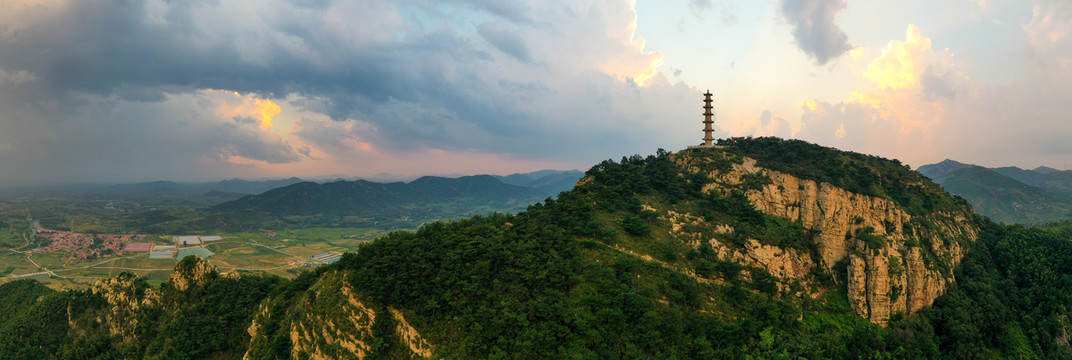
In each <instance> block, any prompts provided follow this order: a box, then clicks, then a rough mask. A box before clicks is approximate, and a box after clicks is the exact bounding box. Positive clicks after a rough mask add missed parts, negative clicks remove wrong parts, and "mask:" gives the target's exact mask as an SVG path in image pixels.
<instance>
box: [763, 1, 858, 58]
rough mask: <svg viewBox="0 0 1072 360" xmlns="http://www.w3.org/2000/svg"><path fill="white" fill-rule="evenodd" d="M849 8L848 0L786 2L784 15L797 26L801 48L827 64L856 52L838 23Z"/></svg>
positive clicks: (794, 35) (790, 23) (783, 9)
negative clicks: (853, 51)
mask: <svg viewBox="0 0 1072 360" xmlns="http://www.w3.org/2000/svg"><path fill="white" fill-rule="evenodd" d="M845 6H846V5H845V1H844V0H782V3H781V14H782V16H783V17H784V18H785V20H786V21H787V22H788V23H789V25H790V26H792V27H793V38H794V39H796V43H797V47H799V48H800V50H802V51H804V53H805V54H807V55H808V56H809V57H811V58H812V59H814V60H815V62H817V63H819V65H825V64H826V63H827V62H829V61H830V60H831V59H834V58H837V57H838V56H841V55H842V54H844V53H845V52H847V51H849V50H851V49H852V45H850V44H849V37H848V35H845V32H844V31H842V30H841V29H840V28H838V26H837V24H836V22H837V15H838V13H839V12H841V11H842V10H845Z"/></svg>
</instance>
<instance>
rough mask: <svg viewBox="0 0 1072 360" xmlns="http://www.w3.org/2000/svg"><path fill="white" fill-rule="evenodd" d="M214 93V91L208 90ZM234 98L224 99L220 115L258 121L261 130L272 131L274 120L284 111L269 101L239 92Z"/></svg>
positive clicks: (235, 93)
mask: <svg viewBox="0 0 1072 360" xmlns="http://www.w3.org/2000/svg"><path fill="white" fill-rule="evenodd" d="M208 91H213V90H208ZM231 94H233V97H232V98H229V99H224V101H223V102H222V103H221V104H220V108H219V115H220V116H223V117H235V116H245V117H250V118H254V119H257V121H259V122H260V127H261V129H264V130H271V129H272V118H273V117H275V116H276V115H279V113H280V112H282V109H281V108H280V107H279V105H278V104H276V103H274V102H272V100H269V99H259V98H255V97H252V96H248V95H242V94H239V93H237V92H233V93H231Z"/></svg>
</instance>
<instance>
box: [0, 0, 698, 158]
mask: <svg viewBox="0 0 1072 360" xmlns="http://www.w3.org/2000/svg"><path fill="white" fill-rule="evenodd" d="M631 6H632V3H631V2H630V1H628V0H591V1H589V0H584V1H581V0H578V1H564V2H561V3H547V2H538V3H528V2H518V1H490V0H488V1H481V0H455V1H447V2H434V1H420V0H411V1H402V2H398V1H386V0H364V1H313V0H258V1H244V0H230V1H214V0H188V1H179V2H166V1H165V2H159V1H130V0H96V1H71V2H70V3H69V4H67V5H66V6H65V7H57V8H54V9H49V11H50V12H49V14H48V16H44V17H41V18H39V19H34V21H30V22H26V23H25V24H21V25H20V27H18V28H9V27H4V26H2V25H4V24H2V23H0V71H3V74H25V76H22V75H20V76H21V77H23V78H29V79H30V80H27V81H23V84H22V85H18V87H17V88H16V87H13V86H15V85H11V84H10V83H9V84H6V85H4V84H0V92H3V90H5V89H4V87H5V86H6V87H7V89H6V90H9V91H7V92H6V93H4V94H0V103H2V102H8V103H9V107H7V108H11V106H23V107H29V108H31V109H29V110H27V111H26V114H27V115H26V116H21V115H20V117H19V118H18V119H14V115H13V114H15V113H14V112H7V113H6V114H0V126H3V128H2V129H3V130H4V131H7V130H8V129H15V128H19V127H21V126H23V125H25V126H26V127H28V128H31V129H32V130H34V131H35V132H34V133H35V134H37V135H36V136H37V138H38V139H40V138H54V139H58V140H57V141H56V143H53V144H51V146H52V147H51V148H49V147H39V146H31V145H27V144H26V143H27V142H25V141H24V142H21V143H18V144H16V142H17V141H18V139H15V138H14V136H10V135H5V134H0V150H2V149H4V148H8V149H18V151H14V152H8V153H5V156H7V155H11V156H12V157H20V156H22V155H20V154H30V155H25V156H24V158H37V159H40V160H39V161H42V162H50V161H51V162H68V163H70V164H79V163H93V162H102V161H112V160H110V159H117V160H116V161H127V162H129V165H122V164H116V165H115V166H114V169H116V171H125V172H129V171H131V169H141V170H136V171H141V172H143V173H156V174H173V173H174V171H173V170H167V169H173V168H183V167H190V166H192V165H191V164H195V163H197V160H198V159H204V158H210V159H220V160H234V159H233V158H242V159H238V160H241V161H246V160H252V161H254V162H267V163H286V162H300V161H303V160H304V159H308V158H310V154H311V153H315V152H311V151H310V150H309V149H308V148H305V147H303V146H304V145H303V144H302V142H304V143H305V144H308V145H310V146H314V147H316V146H320V145H324V146H333V145H332V144H351V143H353V142H354V141H360V142H362V143H367V144H369V145H371V146H372V147H374V148H375V149H376V150H377V151H384V152H386V153H404V152H406V151H411V149H415V150H414V151H417V150H420V149H428V148H432V149H440V150H445V151H448V152H449V151H460V152H474V153H495V154H510V155H511V156H518V157H528V158H537V159H551V158H569V159H571V160H574V161H576V159H577V156H580V155H578V154H585V155H584V156H587V157H588V158H586V160H598V159H601V158H603V156H605V155H603V154H606V155H620V154H622V153H634V152H638V151H644V150H650V149H647V147H651V148H655V147H657V145H655V144H658V143H660V142H665V141H662V140H665V139H667V138H673V137H675V136H678V133H679V131H680V130H679V129H677V128H676V125H674V126H671V127H669V128H668V127H666V126H664V125H661V124H658V123H655V122H654V121H652V119H656V118H661V117H674V116H675V114H679V113H685V114H691V113H692V112H694V109H692V108H693V107H695V106H694V105H695V104H692V102H691V101H690V102H688V105H686V104H682V101H681V99H692V98H694V94H693V91H692V89H689V88H688V86H687V85H684V84H676V85H671V84H669V83H668V82H667V81H666V80H665V78H664V77H662V75H661V74H659V76H657V77H656V78H654V79H653V80H652V83H656V85H654V86H652V87H650V88H644V87H638V86H636V84H634V83H631V82H628V81H623V80H621V79H625V78H632V77H635V76H637V74H641V73H643V72H645V71H650V70H649V69H648V68H647V66H648V65H649V64H651V63H652V61H654V57H653V56H652V55H651V54H649V53H646V52H642V51H640V50H638V48H637V46H636V44H635V43H633V42H632V41H634V34H632V33H619V32H622V31H624V30H626V29H630V27H631V26H632V25H635V23H634V22H635V16H628V15H630V12H631V11H632V8H631ZM623 15H624V16H623ZM0 21H2V20H0ZM518 60H521V61H518ZM617 60H621V61H620V62H618V61H617ZM612 61H615V63H614V64H611V62H612ZM610 65H614V66H610ZM608 68H612V69H613V70H606V69H608ZM8 77H11V76H8ZM208 89H216V90H224V91H223V92H220V93H219V94H217V93H215V92H210V91H208ZM232 92H238V93H239V94H240V95H241V96H252V97H256V98H258V99H266V98H268V99H272V101H275V102H277V103H280V104H285V105H288V106H291V107H292V109H293V110H294V111H298V112H307V113H310V114H314V115H315V114H323V115H326V116H327V117H329V118H331V119H333V120H335V121H336V122H337V123H345V124H357V126H356V127H348V128H347V127H340V125H339V124H337V123H331V122H325V121H320V120H317V121H305V122H300V124H297V123H296V124H295V126H296V129H295V130H294V132H293V133H290V132H288V131H289V130H287V129H269V128H259V127H258V124H257V122H258V121H259V119H260V118H259V117H257V116H254V115H253V114H252V113H240V114H238V115H237V117H236V115H235V114H229V115H220V114H218V113H215V112H218V109H216V108H217V107H219V106H220V103H219V101H222V100H219V99H216V100H213V99H215V98H216V97H219V96H222V95H220V94H229V95H228V96H232V95H233V96H239V95H234V94H233V93H232ZM7 108H5V109H7ZM221 116H222V118H221ZM300 116H304V115H300ZM312 117H313V118H319V116H312ZM13 119H14V120H13ZM12 122H19V123H20V125H19V126H13V125H6V124H5V123H12ZM83 122H85V123H86V124H85V125H84V126H81V127H67V126H63V124H64V123H79V124H82V123H83ZM89 123H92V124H91V125H92V126H90V125H89ZM34 124H38V125H34ZM90 130H92V131H90ZM332 131H335V132H340V131H344V132H343V133H341V135H340V136H328V135H330V134H331V132H332ZM276 132H282V133H283V135H281V136H276V135H275V133H276ZM159 134H166V135H159ZM288 134H289V135H288ZM66 138H77V139H74V140H71V141H64V139H66ZM299 140H300V141H299ZM8 143H11V144H15V145H10V144H8ZM638 144H643V145H640V146H642V147H640V148H638ZM42 146H43V145H42ZM79 147H83V148H85V147H96V148H95V149H92V150H87V151H78V150H76V149H78V148H79ZM169 147H170V149H168V150H161V151H156V150H157V149H158V148H169ZM46 149H55V150H56V151H51V152H49V151H46ZM140 149H153V151H144V152H143V155H138V151H139V150H140ZM46 152H47V153H48V156H45V155H41V154H44V153H46ZM63 154H68V155H63ZM105 154H111V155H105ZM38 155H40V156H38ZM150 155H154V156H163V157H167V156H169V155H170V158H168V160H167V161H157V162H155V163H152V164H147V165H141V167H140V168H138V167H137V166H138V164H139V163H138V161H137V159H142V160H144V161H151V160H148V159H151V158H152V157H153V156H150ZM108 156H111V157H108ZM93 157H96V158H97V159H91V158H93ZM69 159H76V160H71V161H68V160H69ZM123 159H126V160H123ZM247 162H248V161H247ZM5 163H6V162H5ZM225 165H226V164H224V165H221V166H225ZM72 166H73V165H72ZM83 167H86V166H83ZM91 171H96V170H91ZM164 177H167V176H164Z"/></svg>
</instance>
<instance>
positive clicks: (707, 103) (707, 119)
mask: <svg viewBox="0 0 1072 360" xmlns="http://www.w3.org/2000/svg"><path fill="white" fill-rule="evenodd" d="M703 95H704V101H703V102H704V107H703V108H704V112H703V116H704V120H703V123H704V129H703V132H704V137H703V141H704V143H703V146H713V145H714V143H712V142H713V141H714V140H715V138H714V136H712V134H713V133H714V132H715V129H713V128H712V127H711V125H712V124H714V123H715V120H713V119H712V117H713V116H715V114H713V113H711V109H713V108H714V106H711V103H712V102H714V100H711V90H707V92H706V93H704V94H703Z"/></svg>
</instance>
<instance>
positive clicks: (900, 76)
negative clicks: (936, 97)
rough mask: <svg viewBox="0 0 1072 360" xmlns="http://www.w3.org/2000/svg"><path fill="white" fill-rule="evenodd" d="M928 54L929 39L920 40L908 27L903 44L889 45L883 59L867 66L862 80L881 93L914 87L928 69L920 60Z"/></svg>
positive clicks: (910, 27)
mask: <svg viewBox="0 0 1072 360" xmlns="http://www.w3.org/2000/svg"><path fill="white" fill-rule="evenodd" d="M930 50H931V39H929V38H926V37H923V35H921V34H920V31H919V28H918V27H916V26H915V25H908V30H907V31H905V41H897V40H893V41H890V43H889V45H887V46H886V49H883V50H882V56H879V57H878V58H877V59H875V60H874V61H872V62H871V64H869V65H868V66H867V70H866V71H864V76H865V77H867V79H869V80H871V81H872V82H874V83H875V84H876V85H878V87H879V88H880V89H903V88H907V87H912V86H916V85H918V84H919V77H920V75H921V74H923V71H924V70H925V69H926V65H927V64H921V63H920V60H921V57H922V56H923V55H924V53H926V52H928V51H930Z"/></svg>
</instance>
